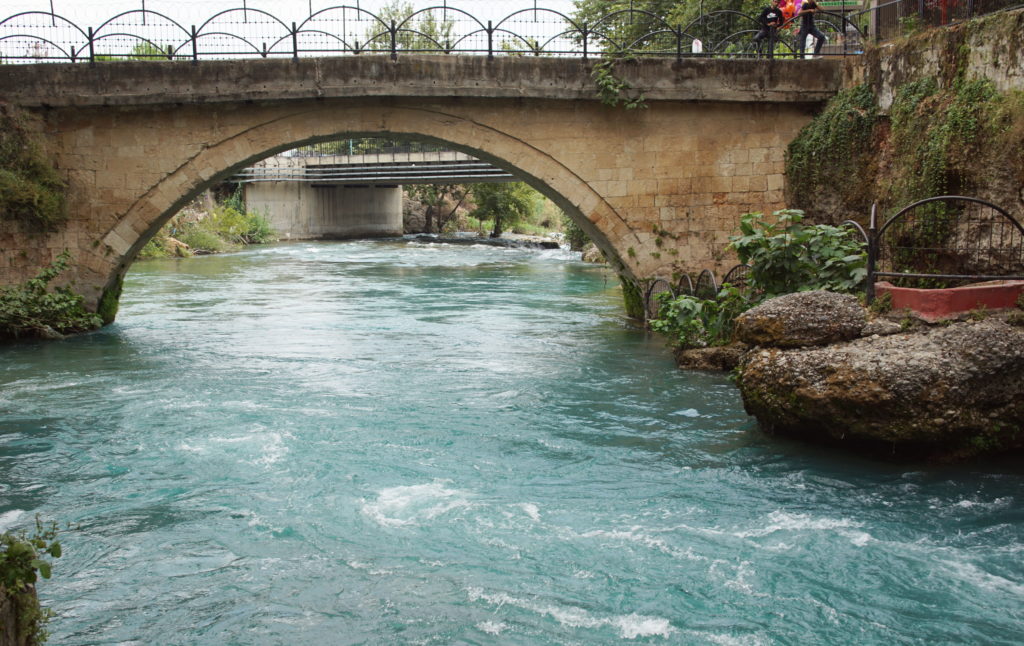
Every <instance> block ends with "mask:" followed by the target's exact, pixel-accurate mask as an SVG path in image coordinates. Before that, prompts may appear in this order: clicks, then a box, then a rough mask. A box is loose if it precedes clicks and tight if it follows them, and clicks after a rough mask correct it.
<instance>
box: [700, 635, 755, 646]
mask: <svg viewBox="0 0 1024 646" xmlns="http://www.w3.org/2000/svg"><path fill="white" fill-rule="evenodd" d="M690 634H691V635H693V636H694V637H698V638H700V639H701V640H706V641H707V642H709V643H711V644H717V646H767V644H769V643H771V642H769V641H767V640H766V639H765V638H763V637H761V636H760V635H743V636H742V637H737V636H736V635H721V634H716V633H701V632H690Z"/></svg>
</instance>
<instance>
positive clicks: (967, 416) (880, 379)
mask: <svg viewBox="0 0 1024 646" xmlns="http://www.w3.org/2000/svg"><path fill="white" fill-rule="evenodd" d="M738 385H739V387H740V392H741V394H742V396H743V403H744V407H745V408H746V410H747V412H748V413H750V414H751V415H753V416H754V417H756V418H757V420H758V421H759V422H760V424H761V425H762V427H763V428H765V429H766V430H769V431H777V432H782V433H787V434H793V435H799V436H804V437H812V438H818V439H824V440H834V441H843V442H854V443H859V444H862V445H866V446H870V447H875V448H882V449H884V450H885V452H886V453H889V454H902V455H905V456H910V457H918V456H922V455H926V456H932V457H935V456H945V457H962V456H967V455H974V454H979V453H988V452H993V451H998V450H1003V449H1021V448H1024V328H1022V327H1020V326H1018V325H1011V324H1009V323H1007V322H1006V321H1004V320H1000V319H997V318H989V319H985V320H983V321H966V322H962V323H955V324H952V325H949V326H947V327H934V328H930V329H927V330H926V331H924V332H921V333H915V334H898V335H893V336H882V337H880V336H871V337H866V338H861V339H857V340H854V341H850V342H846V343H839V344H835V345H831V346H828V347H824V348H804V349H794V350H784V349H779V348H760V349H756V350H753V351H751V352H748V353H747V354H746V355H745V356H744V357H743V360H742V362H741V364H740V367H739V378H738Z"/></svg>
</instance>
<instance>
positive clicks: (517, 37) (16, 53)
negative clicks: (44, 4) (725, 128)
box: [0, 4, 863, 63]
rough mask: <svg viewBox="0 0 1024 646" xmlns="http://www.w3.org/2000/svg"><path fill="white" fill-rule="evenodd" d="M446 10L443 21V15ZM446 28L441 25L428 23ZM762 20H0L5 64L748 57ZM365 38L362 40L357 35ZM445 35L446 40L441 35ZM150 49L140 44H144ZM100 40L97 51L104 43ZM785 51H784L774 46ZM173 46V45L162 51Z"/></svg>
mask: <svg viewBox="0 0 1024 646" xmlns="http://www.w3.org/2000/svg"><path fill="white" fill-rule="evenodd" d="M823 15H824V16H828V18H827V20H826V19H823V20H822V21H821V23H820V24H821V25H822V26H821V28H822V29H823V31H825V32H826V34H831V33H834V34H836V37H835V40H836V41H838V40H839V39H840V34H843V35H844V36H843V47H842V48H840V49H839V50H838V51H831V52H827V54H828V55H846V54H848V53H850V51H849V48H848V47H847V41H848V40H849V38H846V36H845V35H847V34H851V35H852V34H856V38H857V39H858V40H857V42H858V45H857V51H856V52H854V53H858V52H859V43H860V39H861V38H862V37H863V33H862V31H861V30H860V29H859V28H858V27H857V25H856V24H855V23H853V22H851V21H850V20H849V19H847V18H846V17H845V16H842V15H839V14H831V13H827V12H823ZM439 17H440V19H439ZM633 20H637V21H641V24H644V25H650V27H649V28H647V30H646V31H645V32H644V33H642V34H639V35H636V34H629V35H624V34H619V33H617V29H618V27H619V26H621V25H625V24H627V23H629V22H631V21H633ZM431 22H432V23H433V24H435V25H439V26H441V27H442V31H441V32H436V31H432V30H426V29H423V28H422V26H423V24H430V23H431ZM759 28H760V26H759V25H758V23H757V20H756V19H755V18H754V17H752V16H749V15H747V14H743V13H741V12H737V11H731V10H720V11H713V12H709V13H708V14H705V15H702V16H699V17H698V18H696V19H694V20H692V21H691V22H690V23H689V24H687V25H685V26H674V25H672V24H671V23H669V22H668V21H667V20H665V19H664V18H663V17H661V16H659V15H657V14H655V13H653V12H650V11H647V10H645V9H638V8H627V9H619V10H616V11H611V12H609V13H608V14H605V15H603V16H600V17H599V18H598V19H597V20H596V21H594V22H593V23H591V24H588V23H586V22H581V21H578V20H576V19H574V18H573V17H572V16H570V15H567V14H565V13H563V12H561V11H557V10H554V9H549V8H545V7H538V6H534V7H529V8H522V9H518V10H515V11H513V12H511V13H509V14H508V15H506V16H504V17H503V18H501V19H499V20H496V21H494V20H488V21H483V20H481V19H479V18H477V17H475V16H473V15H472V14H471V13H469V12H468V11H466V10H464V9H461V8H458V7H451V6H448V5H447V4H446V5H436V6H431V7H425V8H422V9H419V10H417V11H414V12H412V13H411V14H410V15H408V16H405V17H403V18H402V19H401V20H390V19H388V18H387V16H385V15H382V14H375V13H373V12H372V11H370V10H368V9H364V8H362V7H360V6H358V5H355V6H353V5H347V4H339V5H334V6H331V7H326V8H323V9H320V10H319V11H317V12H315V13H311V14H310V15H309V16H308V17H306V18H305V19H303V20H302V21H301V22H300V23H299V24H296V23H295V22H291V23H290V24H289V23H287V22H286V21H284V20H282V19H280V18H278V17H276V16H275V15H274V14H272V13H270V12H269V11H265V10H263V9H256V8H250V7H246V6H242V7H235V8H231V9H225V10H222V11H219V12H217V13H214V14H213V15H212V16H210V17H209V18H207V19H205V20H204V21H202V22H201V23H200V24H199V25H198V26H196V25H192V26H191V27H186V26H185V25H183V24H181V23H180V22H178V21H176V20H175V19H174V18H172V17H170V16H168V15H165V14H163V13H160V12H157V11H153V10H150V9H144V8H143V9H133V10H129V11H124V12H122V13H119V14H117V15H115V16H113V17H112V18H109V19H107V20H105V21H103V22H102V23H101V24H100V25H99V26H98V27H96V28H93V27H86V28H82V27H80V26H78V25H76V24H75V23H74V22H73V21H71V20H70V19H68V18H65V17H63V16H60V15H58V14H56V13H53V12H45V11H25V12H20V13H16V14H13V15H11V16H8V17H7V18H4V19H3V20H0V59H2V60H3V61H4V62H8V63H12V62H50V61H70V62H80V61H88V62H90V63H95V62H97V61H101V60H102V61H108V60H116V59H133V58H134V59H145V58H156V59H159V58H167V59H169V60H192V61H198V60H200V59H229V58H254V57H261V58H267V57H270V56H274V57H277V56H290V57H293V58H299V57H300V56H311V55H312V56H324V55H356V54H361V53H365V52H368V51H377V52H389V53H390V54H391V56H392V57H397V56H398V54H399V52H410V53H412V52H439V53H445V54H453V53H460V54H477V55H487V56H488V57H493V56H495V55H533V56H540V55H548V56H581V57H582V58H584V59H587V58H588V57H590V56H597V55H614V56H629V55H632V56H654V57H670V56H674V57H676V58H677V59H681V58H682V57H684V56H703V57H723V58H726V57H746V56H751V55H753V54H754V47H753V38H754V35H755V34H756V33H757V31H758V29H759ZM360 41H362V42H360ZM442 41H443V42H442ZM788 41H789V39H786V38H777V39H776V41H775V43H773V45H778V46H777V47H775V46H773V47H771V48H770V52H771V53H772V55H780V56H789V55H791V53H792V49H793V48H792V46H791V43H790V42H788ZM140 44H141V45H143V47H141V48H140V47H138V45H140ZM97 47H99V48H100V50H104V49H105V50H106V51H98V50H97ZM776 49H778V50H780V51H778V52H775V50H776ZM165 52H166V53H165Z"/></svg>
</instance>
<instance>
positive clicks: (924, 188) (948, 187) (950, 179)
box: [786, 16, 1024, 241]
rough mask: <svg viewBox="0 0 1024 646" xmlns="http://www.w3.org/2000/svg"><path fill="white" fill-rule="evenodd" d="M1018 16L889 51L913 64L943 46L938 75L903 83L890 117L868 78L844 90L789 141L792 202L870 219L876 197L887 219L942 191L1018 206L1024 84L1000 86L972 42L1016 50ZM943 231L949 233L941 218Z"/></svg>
mask: <svg viewBox="0 0 1024 646" xmlns="http://www.w3.org/2000/svg"><path fill="white" fill-rule="evenodd" d="M1016 24H1017V23H1016V22H1015V21H1013V20H1009V21H1007V20H1006V18H1005V17H1000V16H990V17H988V18H983V19H980V20H975V21H971V22H969V23H966V24H965V25H964V27H962V28H961V29H959V30H954V31H951V32H949V33H948V34H946V35H945V36H943V38H944V39H943V40H942V41H939V42H937V41H936V38H937V37H925V36H921V37H917V38H908V39H901V40H900V41H897V42H896V43H894V45H893V48H894V49H893V51H891V52H888V53H887V54H886V56H885V57H884V60H886V61H892V63H891V64H892V65H897V62H901V61H902V62H901V63H900V65H902V64H903V63H905V64H906V65H908V66H910V67H911V68H913V66H914V65H916V64H917V61H919V60H920V59H921V58H922V57H925V56H927V55H928V54H927V50H932V51H935V52H940V54H939V57H940V60H939V65H938V68H937V70H936V76H932V77H924V78H917V79H915V80H912V81H908V82H906V83H903V84H902V85H899V86H897V87H895V88H894V89H893V100H892V104H891V106H890V108H889V114H888V116H884V115H882V114H881V113H880V110H879V108H878V101H877V98H876V97H875V96H873V94H872V90H871V88H869V87H867V86H859V87H855V88H852V89H850V90H847V91H844V92H841V93H839V94H838V95H836V96H835V97H834V98H833V99H832V100H831V101H830V102H829V104H828V105H827V107H826V108H825V110H824V111H823V112H822V113H821V114H820V115H818V116H817V117H816V118H815V119H814V120H813V121H812V122H811V123H810V124H808V125H807V126H806V127H805V128H804V129H803V130H802V131H801V133H800V134H799V135H798V137H797V138H796V139H795V140H794V141H793V142H792V144H791V145H790V146H789V150H788V153H787V159H786V193H787V194H786V199H787V203H788V204H789V205H790V206H793V207H795V208H801V209H804V210H805V211H806V212H807V214H808V217H809V218H811V219H812V220H814V221H818V222H838V221H842V220H843V219H855V220H858V221H860V222H862V223H864V222H866V219H867V216H868V213H869V210H870V206H871V204H872V203H877V204H879V205H880V206H881V207H882V212H881V213H880V214H879V216H880V217H882V218H885V217H886V216H889V215H892V214H893V213H895V211H896V210H897V209H899V208H902V207H903V206H906V205H907V204H910V203H912V202H915V201H918V200H921V199H925V198H928V197H934V196H938V195H949V194H959V195H969V196H979V197H984V198H986V199H989V200H991V201H993V202H995V203H996V204H999V205H1001V206H1003V207H1004V208H1011V207H1012V205H1013V204H1015V203H1017V202H1018V201H1019V188H1020V185H1021V184H1022V183H1024V91H1021V90H1010V91H1007V92H1001V91H998V90H997V89H996V87H995V85H994V84H993V82H992V81H990V80H988V79H986V78H978V77H976V76H972V75H971V74H970V73H969V72H968V70H969V69H970V66H969V65H968V62H969V60H971V59H972V58H973V59H976V58H977V57H978V56H977V54H976V53H973V54H972V46H971V45H970V44H969V43H972V42H984V43H986V45H985V46H986V47H991V48H995V49H996V50H998V51H1003V49H1000V48H1001V47H1009V48H1010V50H1009V51H1008V53H1007V55H1009V56H1013V55H1015V54H1014V53H1013V52H1014V51H1015V50H1013V47H1015V45H1014V43H1018V42H1019V38H1017V36H1016V31H1015V30H1016V29H1017V27H1015V25H1016ZM1004 32H1007V33H1004ZM1011 32H1012V33H1011ZM983 35H984V39H983ZM879 74H883V70H880V69H874V70H869V71H868V73H867V75H866V76H867V77H868V78H871V77H874V76H877V75H879ZM940 215H941V214H940ZM883 221H884V220H883ZM935 233H936V235H937V236H939V238H937V239H936V241H941V239H940V238H941V235H942V233H943V232H942V230H941V227H939V228H938V229H937V230H936V232H935Z"/></svg>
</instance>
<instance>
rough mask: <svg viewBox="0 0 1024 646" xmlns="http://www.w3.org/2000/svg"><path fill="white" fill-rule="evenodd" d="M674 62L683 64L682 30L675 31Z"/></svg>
mask: <svg viewBox="0 0 1024 646" xmlns="http://www.w3.org/2000/svg"><path fill="white" fill-rule="evenodd" d="M676 62H677V63H681V62H683V28H682V27H680V28H679V29H677V30H676Z"/></svg>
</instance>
